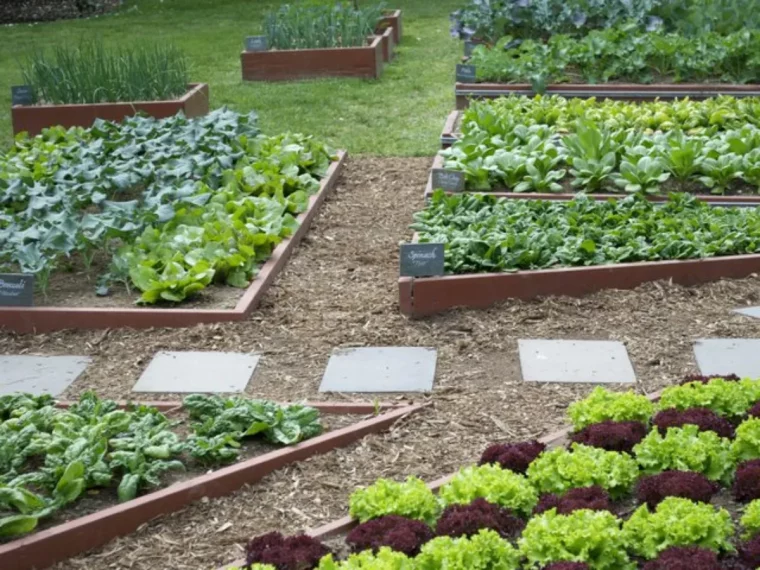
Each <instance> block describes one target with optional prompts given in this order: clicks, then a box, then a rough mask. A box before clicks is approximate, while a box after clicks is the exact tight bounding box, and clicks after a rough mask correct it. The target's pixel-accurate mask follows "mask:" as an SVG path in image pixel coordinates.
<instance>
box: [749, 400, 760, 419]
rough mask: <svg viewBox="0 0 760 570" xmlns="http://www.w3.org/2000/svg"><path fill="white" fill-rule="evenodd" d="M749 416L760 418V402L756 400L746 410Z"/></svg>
mask: <svg viewBox="0 0 760 570" xmlns="http://www.w3.org/2000/svg"><path fill="white" fill-rule="evenodd" d="M747 415H748V416H750V417H751V418H760V402H756V403H755V404H754V405H753V406H752V407H751V408H750V409H749V411H748V412H747Z"/></svg>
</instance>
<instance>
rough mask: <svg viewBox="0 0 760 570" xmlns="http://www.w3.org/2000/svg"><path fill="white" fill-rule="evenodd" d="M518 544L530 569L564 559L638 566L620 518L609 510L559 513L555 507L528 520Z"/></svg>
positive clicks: (599, 569) (612, 568)
mask: <svg viewBox="0 0 760 570" xmlns="http://www.w3.org/2000/svg"><path fill="white" fill-rule="evenodd" d="M518 544H519V549H520V554H521V555H522V556H524V557H525V559H526V560H527V561H528V564H529V566H527V567H529V568H543V567H544V566H547V565H549V564H551V563H552V562H562V561H567V562H585V563H586V564H588V565H589V567H590V568H594V569H595V570H628V569H633V568H635V567H636V566H635V565H634V564H633V563H632V562H631V561H630V560H629V559H628V554H627V553H626V548H625V540H624V536H623V532H622V531H621V528H620V520H619V519H618V518H617V517H615V516H614V515H613V514H612V513H610V512H608V511H590V510H587V509H581V510H578V511H574V512H572V513H570V514H569V515H558V514H557V511H556V509H551V510H549V511H547V512H545V513H543V514H541V515H539V516H536V517H534V518H532V519H531V520H530V521H529V522H528V524H527V526H526V527H525V530H524V531H523V533H522V537H521V538H520V540H519V542H518Z"/></svg>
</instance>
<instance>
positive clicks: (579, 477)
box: [220, 374, 760, 570]
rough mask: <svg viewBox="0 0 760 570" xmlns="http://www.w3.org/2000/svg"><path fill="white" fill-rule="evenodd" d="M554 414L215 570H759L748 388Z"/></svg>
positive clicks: (630, 399)
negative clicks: (542, 430)
mask: <svg viewBox="0 0 760 570" xmlns="http://www.w3.org/2000/svg"><path fill="white" fill-rule="evenodd" d="M567 415H568V418H569V420H570V422H571V424H572V427H569V428H567V429H565V430H561V431H559V432H556V433H553V434H551V435H549V436H547V437H544V438H542V439H540V440H537V441H535V440H534V441H524V442H519V443H495V444H493V445H490V446H489V447H488V448H487V449H486V450H485V451H484V452H483V453H482V455H481V458H480V461H479V462H478V464H477V466H476V465H471V466H467V467H463V468H462V469H460V470H459V471H458V472H457V473H454V474H452V475H449V476H447V477H444V478H442V479H439V480H437V481H434V482H432V483H430V484H428V485H425V484H424V483H423V482H422V481H421V480H420V479H418V478H416V477H409V478H408V479H407V480H406V481H405V482H396V481H391V480H387V479H380V480H378V481H377V482H376V483H375V484H373V485H371V486H369V487H366V488H362V489H358V490H356V491H355V492H354V493H352V495H351V497H350V500H349V513H350V516H348V517H345V518H343V519H340V520H337V521H335V522H332V523H329V524H327V525H324V526H322V527H320V528H318V529H315V530H312V531H310V532H309V533H308V534H307V535H305V536H304V535H300V536H294V537H283V536H282V535H280V534H279V533H276V532H272V533H269V534H265V535H262V536H259V537H255V538H253V539H252V540H251V541H250V542H249V543H248V545H247V547H246V555H247V556H246V559H244V560H239V561H237V562H236V563H234V564H233V565H229V566H225V567H224V569H220V570H232V569H233V568H236V569H242V568H253V569H255V570H278V569H279V570H282V569H283V568H288V567H301V568H309V569H311V568H314V569H318V570H353V569H356V568H397V569H400V570H403V569H407V568H408V569H412V568H431V569H437V568H451V569H457V570H458V569H462V570H464V569H466V568H474V567H478V568H492V567H498V568H503V569H504V570H518V569H525V570H528V569H531V570H533V569H541V570H633V569H634V568H644V569H645V570H674V569H676V568H687V567H694V568H705V569H706V570H707V569H709V570H728V569H732V570H751V569H754V568H757V567H758V564H760V500H759V499H760V485H758V475H760V472H759V470H760V446H758V441H760V380H751V379H741V380H740V379H739V378H738V377H736V376H735V375H731V374H727V375H723V376H713V377H703V376H690V377H687V378H686V379H685V380H684V381H683V382H682V383H681V385H678V386H672V387H670V388H666V389H665V390H663V391H662V392H658V393H656V394H652V395H649V396H642V395H637V394H634V393H632V392H627V393H616V392H610V391H607V390H605V389H603V388H596V389H595V390H594V391H593V392H592V393H591V394H590V395H589V396H588V397H587V398H585V399H583V400H581V401H579V402H576V403H574V404H571V406H570V407H569V408H568V414H567ZM436 495H437V496H436ZM740 528H741V529H742V530H743V533H742V534H740V533H739V532H738V530H739V529H740ZM331 538H335V539H339V538H344V540H334V541H333V542H327V543H323V542H321V541H325V540H327V539H331ZM347 553H351V554H348V557H347V558H346V557H345V556H346V555H347ZM288 564H291V565H290V566H288ZM690 564H691V566H690ZM251 565H252V566H251Z"/></svg>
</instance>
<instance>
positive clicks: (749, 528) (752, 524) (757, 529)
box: [741, 499, 760, 540]
mask: <svg viewBox="0 0 760 570" xmlns="http://www.w3.org/2000/svg"><path fill="white" fill-rule="evenodd" d="M741 523H742V527H744V538H745V539H747V540H749V539H751V538H753V537H754V536H756V535H757V534H760V499H756V500H754V501H752V502H751V503H749V504H748V505H747V506H746V507H745V509H744V513H743V514H742V518H741Z"/></svg>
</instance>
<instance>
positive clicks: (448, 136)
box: [441, 111, 462, 148]
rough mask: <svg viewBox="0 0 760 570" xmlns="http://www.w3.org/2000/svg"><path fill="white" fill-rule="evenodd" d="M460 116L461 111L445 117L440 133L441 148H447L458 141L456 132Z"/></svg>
mask: <svg viewBox="0 0 760 570" xmlns="http://www.w3.org/2000/svg"><path fill="white" fill-rule="evenodd" d="M461 116H462V111H452V112H451V113H449V114H448V115H447V116H446V121H445V122H444V123H443V130H442V131H441V148H449V147H450V146H451V145H453V144H454V143H455V142H456V141H457V140H458V139H459V133H457V132H456V127H457V123H458V122H459V120H460V118H461Z"/></svg>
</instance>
